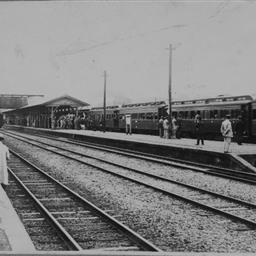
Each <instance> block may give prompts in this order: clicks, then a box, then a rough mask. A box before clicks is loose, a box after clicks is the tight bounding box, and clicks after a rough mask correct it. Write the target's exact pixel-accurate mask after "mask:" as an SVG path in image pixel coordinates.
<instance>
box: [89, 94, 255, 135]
mask: <svg viewBox="0 0 256 256" xmlns="http://www.w3.org/2000/svg"><path fill="white" fill-rule="evenodd" d="M103 112H104V109H103V108H102V107H99V108H92V109H90V111H89V112H88V119H89V120H90V128H92V129H100V127H102V120H103ZM198 112H200V115H201V117H202V119H203V123H204V131H205V137H206V138H212V139H213V138H218V137H220V126H221V122H222V121H223V118H224V117H225V115H227V114H229V115H230V116H231V121H232V123H233V124H234V123H235V122H236V121H237V119H238V116H240V115H241V116H242V119H243V121H244V124H245V133H244V136H245V137H248V138H251V137H256V100H253V98H252V97H251V96H249V95H242V96H234V97H231V96H218V97H216V98H205V99H197V100H185V101H173V102H172V115H173V116H175V117H176V118H177V117H179V118H180V119H181V133H182V136H183V137H193V136H194V132H195V129H194V117H195V115H196V113H198ZM127 115H129V116H130V117H131V120H132V130H133V132H134V133H145V134H158V120H159V118H160V116H164V117H165V116H168V104H167V103H166V102H165V101H156V102H148V103H138V104H125V105H122V106H107V107H106V116H105V119H106V123H105V127H106V130H107V131H121V132H123V131H124V130H125V118H126V116H127Z"/></svg>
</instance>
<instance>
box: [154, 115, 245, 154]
mask: <svg viewBox="0 0 256 256" xmlns="http://www.w3.org/2000/svg"><path fill="white" fill-rule="evenodd" d="M194 125H195V135H196V145H199V144H200V142H201V145H204V134H205V128H204V122H203V120H202V118H201V116H200V112H197V114H196V115H195V118H194ZM244 126H245V125H244V122H243V120H242V116H238V121H237V122H236V123H235V125H234V132H233V128H232V123H231V121H230V115H226V116H225V118H224V120H223V122H222V123H221V127H220V132H221V134H222V136H223V139H224V153H228V152H229V147H230V144H231V140H232V138H233V137H234V135H235V138H236V142H237V144H238V145H242V138H243V133H244V130H245V127H244ZM181 129H182V119H181V117H180V116H178V117H177V118H176V117H175V116H173V117H172V119H171V124H170V123H169V121H168V118H167V117H165V118H163V117H162V116H161V117H160V119H159V136H160V137H161V138H165V139H169V138H172V139H180V138H181ZM170 132H171V136H170V135H169V133H170Z"/></svg>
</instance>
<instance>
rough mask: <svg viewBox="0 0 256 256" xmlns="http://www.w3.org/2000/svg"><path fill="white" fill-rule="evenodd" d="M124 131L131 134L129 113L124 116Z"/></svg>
mask: <svg viewBox="0 0 256 256" xmlns="http://www.w3.org/2000/svg"><path fill="white" fill-rule="evenodd" d="M125 132H126V134H130V135H132V120H131V115H126V116H125Z"/></svg>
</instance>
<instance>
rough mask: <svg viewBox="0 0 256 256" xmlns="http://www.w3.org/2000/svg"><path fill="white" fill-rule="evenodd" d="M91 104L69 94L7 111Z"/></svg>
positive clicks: (75, 106)
mask: <svg viewBox="0 0 256 256" xmlns="http://www.w3.org/2000/svg"><path fill="white" fill-rule="evenodd" d="M89 105H90V104H88V103H86V102H84V101H81V100H79V99H76V98H74V97H71V96H69V95H63V96H60V97H58V98H54V99H52V100H48V101H45V102H42V103H37V104H33V105H27V106H25V107H21V108H18V109H15V110H12V111H6V112H8V113H10V112H16V111H19V112H20V111H23V110H27V109H30V110H31V109H33V108H38V107H58V106H70V107H72V108H78V107H84V106H89Z"/></svg>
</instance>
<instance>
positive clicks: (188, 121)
mask: <svg viewBox="0 0 256 256" xmlns="http://www.w3.org/2000/svg"><path fill="white" fill-rule="evenodd" d="M251 102H252V97H251V96H249V95H243V96H235V97H230V96H229V97H224V96H220V97H217V98H207V99H199V100H191V101H176V102H173V104H172V114H173V115H175V116H178V115H179V116H180V117H181V118H182V134H183V136H185V137H193V136H194V131H195V130H194V117H195V115H196V113H197V112H200V115H201V117H202V119H203V122H204V130H205V137H206V138H218V137H220V136H221V134H220V126H221V122H222V121H223V119H224V117H225V115H227V114H229V115H230V116H231V122H232V123H233V124H235V122H236V121H237V120H238V119H237V118H238V116H239V115H241V116H242V118H243V121H244V123H245V135H246V136H247V137H250V136H251V135H252V134H251ZM255 121H256V120H255Z"/></svg>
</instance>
